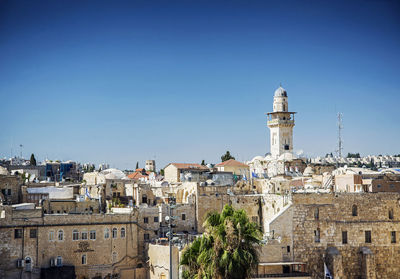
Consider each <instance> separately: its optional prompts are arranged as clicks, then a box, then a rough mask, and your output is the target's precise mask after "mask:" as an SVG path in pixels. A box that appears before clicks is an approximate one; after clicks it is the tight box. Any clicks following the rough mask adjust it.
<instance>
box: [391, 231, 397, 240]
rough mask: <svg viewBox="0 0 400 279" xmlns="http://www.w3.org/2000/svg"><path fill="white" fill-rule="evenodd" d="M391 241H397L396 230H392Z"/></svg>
mask: <svg viewBox="0 0 400 279" xmlns="http://www.w3.org/2000/svg"><path fill="white" fill-rule="evenodd" d="M390 242H391V243H396V232H394V231H393V232H390Z"/></svg>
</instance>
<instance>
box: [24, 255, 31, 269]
mask: <svg viewBox="0 0 400 279" xmlns="http://www.w3.org/2000/svg"><path fill="white" fill-rule="evenodd" d="M25 271H28V272H31V271H32V259H31V257H26V258H25Z"/></svg>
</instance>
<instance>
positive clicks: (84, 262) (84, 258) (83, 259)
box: [82, 255, 86, 264]
mask: <svg viewBox="0 0 400 279" xmlns="http://www.w3.org/2000/svg"><path fill="white" fill-rule="evenodd" d="M82 264H86V255H82Z"/></svg>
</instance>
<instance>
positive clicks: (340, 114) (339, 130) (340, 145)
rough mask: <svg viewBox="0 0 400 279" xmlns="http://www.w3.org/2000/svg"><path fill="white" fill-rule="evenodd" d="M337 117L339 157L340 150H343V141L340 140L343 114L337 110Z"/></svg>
mask: <svg viewBox="0 0 400 279" xmlns="http://www.w3.org/2000/svg"><path fill="white" fill-rule="evenodd" d="M337 118H338V123H337V124H338V150H337V152H338V155H339V158H342V151H343V141H342V129H343V124H342V120H343V114H342V113H341V112H338V115H337Z"/></svg>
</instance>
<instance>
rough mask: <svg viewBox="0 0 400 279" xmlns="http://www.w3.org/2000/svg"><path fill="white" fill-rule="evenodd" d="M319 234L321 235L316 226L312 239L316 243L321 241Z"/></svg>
mask: <svg viewBox="0 0 400 279" xmlns="http://www.w3.org/2000/svg"><path fill="white" fill-rule="evenodd" d="M320 235H321V231H320V229H319V228H318V229H316V230H315V231H314V241H315V242H316V243H319V242H320V241H321V238H320Z"/></svg>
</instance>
